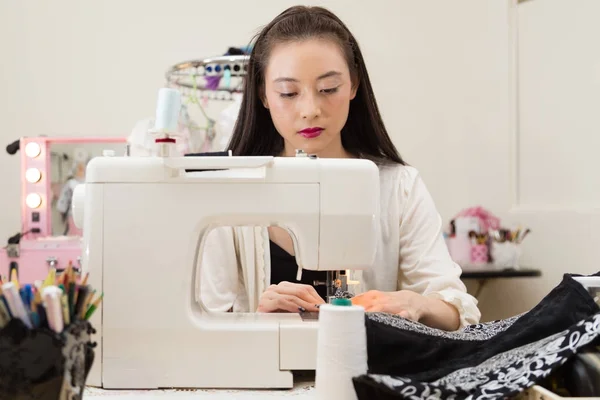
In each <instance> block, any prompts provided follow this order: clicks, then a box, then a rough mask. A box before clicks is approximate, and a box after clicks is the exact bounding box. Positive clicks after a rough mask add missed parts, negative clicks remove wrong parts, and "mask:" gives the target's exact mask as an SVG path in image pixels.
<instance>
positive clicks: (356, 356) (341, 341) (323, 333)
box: [315, 304, 367, 400]
mask: <svg viewBox="0 0 600 400" xmlns="http://www.w3.org/2000/svg"><path fill="white" fill-rule="evenodd" d="M366 372H367V336H366V328H365V310H364V308H363V307H360V306H336V305H331V304H323V305H322V306H321V307H320V308H319V331H318V335H317V370H316V381H315V392H316V399H319V400H332V399H340V400H356V399H357V396H356V391H355V390H354V385H353V383H352V378H354V377H357V376H359V375H362V374H364V373H366Z"/></svg>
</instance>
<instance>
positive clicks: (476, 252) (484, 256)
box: [471, 244, 488, 265]
mask: <svg viewBox="0 0 600 400" xmlns="http://www.w3.org/2000/svg"><path fill="white" fill-rule="evenodd" d="M487 262H488V247H487V245H485V244H474V245H471V264H476V265H482V264H487Z"/></svg>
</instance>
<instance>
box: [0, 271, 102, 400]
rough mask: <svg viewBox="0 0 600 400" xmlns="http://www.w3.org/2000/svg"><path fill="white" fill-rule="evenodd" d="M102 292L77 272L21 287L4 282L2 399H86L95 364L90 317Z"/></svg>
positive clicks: (0, 307)
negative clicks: (96, 290) (92, 368)
mask: <svg viewBox="0 0 600 400" xmlns="http://www.w3.org/2000/svg"><path fill="white" fill-rule="evenodd" d="M101 300H102V294H100V295H96V293H95V291H94V290H93V289H92V288H91V287H90V286H89V285H87V275H86V276H85V277H84V279H83V280H80V279H79V277H78V276H77V275H76V273H75V271H74V270H73V268H67V269H66V270H65V272H64V273H63V274H61V275H60V276H58V277H57V276H56V271H55V270H54V269H52V270H51V271H50V273H49V275H48V277H47V278H46V279H45V280H44V281H43V282H36V284H35V285H23V286H22V287H21V286H20V285H19V282H18V277H17V276H16V273H15V272H14V271H13V276H11V279H10V280H7V279H3V280H2V282H0V400H4V399H13V400H28V399H54V400H58V399H60V400H62V399H65V400H66V399H68V400H76V399H81V398H83V392H84V388H85V381H86V379H87V375H88V373H89V371H90V368H91V367H92V363H93V361H94V347H95V343H92V341H91V335H92V334H93V333H95V330H94V328H93V327H92V326H91V324H90V323H89V318H90V317H91V315H92V314H93V313H94V311H95V310H96V309H97V308H98V306H99V305H100V302H101Z"/></svg>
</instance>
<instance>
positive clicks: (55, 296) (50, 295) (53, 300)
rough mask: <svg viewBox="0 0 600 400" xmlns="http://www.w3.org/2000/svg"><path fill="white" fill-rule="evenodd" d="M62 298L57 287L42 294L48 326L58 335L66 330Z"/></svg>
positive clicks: (48, 288)
mask: <svg viewBox="0 0 600 400" xmlns="http://www.w3.org/2000/svg"><path fill="white" fill-rule="evenodd" d="M61 296H62V292H61V290H60V289H59V288H57V287H56V286H48V287H46V288H44V290H43V292H42V298H43V299H44V305H45V306H46V318H47V319H48V326H49V327H50V329H52V330H53V331H54V332H56V333H61V332H62V331H63V328H64V321H63V313H62V307H61V304H60V302H61V300H60V299H61Z"/></svg>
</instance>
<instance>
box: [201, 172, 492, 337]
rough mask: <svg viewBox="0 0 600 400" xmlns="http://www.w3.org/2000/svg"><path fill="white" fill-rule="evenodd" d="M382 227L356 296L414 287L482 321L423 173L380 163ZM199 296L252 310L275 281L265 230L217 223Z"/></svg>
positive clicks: (356, 275)
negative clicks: (371, 262) (371, 263)
mask: <svg viewBox="0 0 600 400" xmlns="http://www.w3.org/2000/svg"><path fill="white" fill-rule="evenodd" d="M379 176H380V190H381V224H380V225H381V226H380V228H381V229H380V232H379V240H378V243H379V244H378V248H377V254H376V262H375V264H374V266H373V268H372V269H371V270H368V271H353V272H352V274H351V275H350V279H351V280H358V281H359V282H360V283H359V285H358V287H355V290H354V291H355V293H357V294H358V293H363V292H365V291H368V290H380V291H384V292H386V291H387V292H390V291H397V290H412V291H414V292H417V293H420V294H422V295H424V296H428V297H432V298H438V299H441V300H443V301H446V302H448V303H450V304H452V305H454V306H455V307H456V308H457V310H458V312H459V314H460V327H461V328H463V327H465V326H466V325H469V324H476V323H479V319H480V318H481V313H480V311H479V309H478V307H477V300H476V299H475V298H474V297H473V296H471V295H469V294H468V293H467V291H466V287H465V285H464V284H463V282H462V281H461V280H460V275H461V272H462V271H461V268H460V267H459V266H458V265H457V264H456V263H455V262H454V261H453V260H452V259H451V258H450V254H449V253H448V249H447V247H446V243H445V242H444V239H443V234H442V230H443V222H442V218H441V216H440V214H439V213H438V211H437V209H436V207H435V204H434V202H433V199H432V198H431V195H430V194H429V191H428V190H427V188H426V186H425V184H424V183H423V180H422V179H421V176H420V175H419V173H418V171H417V170H416V169H415V168H413V167H410V166H402V165H391V166H380V167H379ZM205 249H206V250H205V251H204V254H203V256H202V258H201V260H202V266H201V271H200V273H199V282H196V284H197V286H196V287H197V288H199V289H200V291H198V290H197V293H198V294H200V293H201V294H200V295H199V296H198V297H201V299H202V302H203V303H204V304H205V306H206V307H208V308H209V309H211V310H214V311H223V312H225V311H229V310H232V311H233V312H253V311H254V310H256V308H257V307H258V302H259V300H260V296H261V294H262V293H263V291H264V290H265V288H267V287H268V286H269V285H270V282H269V279H270V275H271V273H270V271H271V265H270V250H269V234H268V231H267V227H236V228H232V227H220V228H216V229H214V230H213V231H212V232H211V233H210V234H209V235H208V236H207V239H206V245H205Z"/></svg>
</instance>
